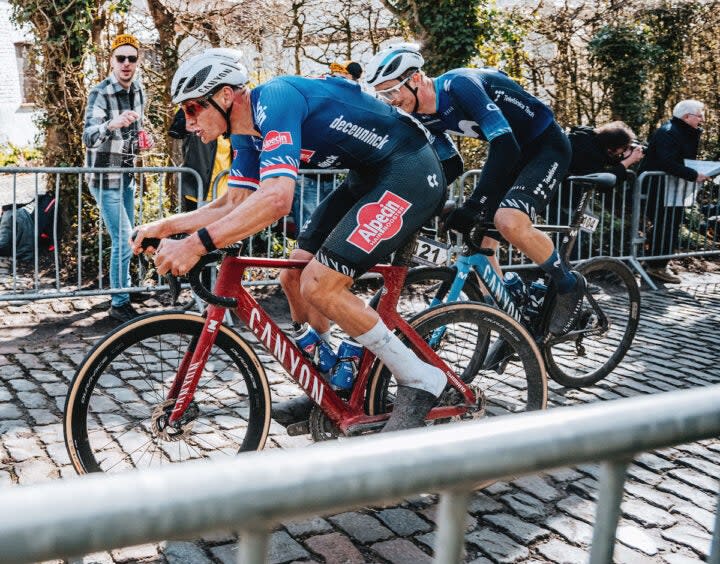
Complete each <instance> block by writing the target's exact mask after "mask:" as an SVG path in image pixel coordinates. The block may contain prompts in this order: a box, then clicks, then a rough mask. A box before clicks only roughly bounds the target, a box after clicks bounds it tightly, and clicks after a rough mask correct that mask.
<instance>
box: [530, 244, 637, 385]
mask: <svg viewBox="0 0 720 564" xmlns="http://www.w3.org/2000/svg"><path fill="white" fill-rule="evenodd" d="M577 270H578V271H579V272H580V273H581V274H582V275H583V276H584V277H585V279H586V280H587V287H588V293H589V294H590V295H591V296H592V298H593V299H594V300H595V302H596V303H597V308H599V311H598V310H597V309H596V308H595V307H594V306H593V304H591V303H590V301H589V300H588V298H587V296H586V297H585V299H584V301H583V306H582V311H581V313H580V317H579V319H578V322H577V324H576V327H575V330H582V331H583V334H581V335H580V336H578V337H577V338H574V339H572V340H569V341H564V342H561V343H557V344H555V345H552V346H550V345H546V346H545V347H544V348H543V356H544V358H545V362H546V366H547V369H548V374H549V375H550V377H551V378H552V379H553V380H555V381H556V382H557V383H558V384H561V385H563V386H565V387H568V388H581V387H583V386H590V385H592V384H595V383H596V382H598V381H600V380H602V379H603V378H604V377H605V376H607V375H608V374H610V372H612V371H613V370H614V369H615V367H616V366H617V365H618V364H619V363H620V361H621V360H622V359H623V357H624V356H625V354H626V353H627V351H628V350H629V349H630V345H631V344H632V341H633V338H634V337H635V332H636V331H637V327H638V323H639V321H640V289H639V288H638V284H637V282H636V280H635V276H634V275H633V272H632V271H631V270H630V269H629V268H628V267H627V266H625V264H624V263H622V262H621V261H619V260H617V259H611V258H606V257H598V258H594V259H591V260H589V261H587V262H584V263H581V264H580V265H579V266H578V268H577ZM603 316H605V317H606V318H607V324H605V323H604V322H603V319H602V318H603Z"/></svg>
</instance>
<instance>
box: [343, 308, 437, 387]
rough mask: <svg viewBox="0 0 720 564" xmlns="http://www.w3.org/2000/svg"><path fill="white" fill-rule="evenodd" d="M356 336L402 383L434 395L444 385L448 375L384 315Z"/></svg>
mask: <svg viewBox="0 0 720 564" xmlns="http://www.w3.org/2000/svg"><path fill="white" fill-rule="evenodd" d="M355 340H356V341H357V342H358V343H360V344H361V345H362V346H364V347H365V348H367V349H369V350H370V352H372V353H373V354H374V355H375V356H376V357H378V358H379V359H380V360H382V361H383V362H384V363H385V365H386V366H387V367H388V368H389V369H390V372H392V373H393V375H394V376H395V379H396V380H397V381H398V383H399V384H402V385H404V386H409V387H410V388H419V389H421V390H425V391H426V392H430V393H431V394H433V395H434V396H435V397H438V396H439V395H440V394H441V393H442V391H443V390H444V389H445V385H446V384H447V378H446V377H445V374H443V371H442V370H440V369H439V368H436V367H435V366H432V365H431V364H428V363H427V362H423V361H422V360H420V359H419V358H418V357H417V355H416V354H415V353H414V352H413V351H412V350H411V349H409V348H408V347H406V346H405V345H404V344H403V343H402V341H400V339H399V338H398V337H397V335H395V334H394V333H391V332H390V330H389V329H388V328H387V327H386V326H385V323H383V320H382V319H379V320H378V322H377V324H375V326H374V327H373V328H372V329H370V331H368V332H367V333H363V334H362V335H358V336H357V337H355Z"/></svg>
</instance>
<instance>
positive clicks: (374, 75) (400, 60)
mask: <svg viewBox="0 0 720 564" xmlns="http://www.w3.org/2000/svg"><path fill="white" fill-rule="evenodd" d="M424 63H425V59H423V58H422V55H421V54H420V46H419V45H417V44H415V43H396V44H394V45H390V46H389V47H386V48H385V49H383V50H382V51H380V52H378V53H377V54H376V55H375V56H374V57H373V58H372V59H370V62H369V63H368V65H367V67H365V82H367V83H368V85H369V86H373V87H374V86H375V85H376V84H381V83H383V82H385V81H387V80H396V79H399V78H400V77H402V76H403V75H404V74H405V73H406V72H407V71H408V70H410V69H413V70H420V69H421V68H422V66H423V64H424Z"/></svg>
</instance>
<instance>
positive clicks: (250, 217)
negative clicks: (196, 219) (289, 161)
mask: <svg viewBox="0 0 720 564" xmlns="http://www.w3.org/2000/svg"><path fill="white" fill-rule="evenodd" d="M294 193H295V180H294V179H293V178H289V177H286V176H279V177H275V178H269V179H267V180H263V181H261V182H260V188H258V190H257V191H256V192H253V193H251V194H250V196H248V197H247V198H245V199H244V200H243V201H242V202H241V203H240V205H237V206H236V207H235V208H234V209H233V210H232V211H231V212H230V213H229V214H228V215H226V216H223V217H221V218H220V219H219V220H218V221H215V222H214V223H212V224H210V225H207V230H208V233H209V234H210V237H211V238H212V240H213V243H215V246H216V247H225V246H227V245H231V244H232V243H235V242H236V241H240V240H242V239H245V238H246V237H249V236H250V235H255V233H257V232H258V231H261V230H262V229H264V228H265V227H267V226H268V225H270V224H272V223H273V222H275V221H277V220H278V219H281V218H282V217H284V216H286V215H287V214H288V213H290V209H291V208H292V201H293V195H294ZM198 227H202V226H198ZM195 238H197V237H195Z"/></svg>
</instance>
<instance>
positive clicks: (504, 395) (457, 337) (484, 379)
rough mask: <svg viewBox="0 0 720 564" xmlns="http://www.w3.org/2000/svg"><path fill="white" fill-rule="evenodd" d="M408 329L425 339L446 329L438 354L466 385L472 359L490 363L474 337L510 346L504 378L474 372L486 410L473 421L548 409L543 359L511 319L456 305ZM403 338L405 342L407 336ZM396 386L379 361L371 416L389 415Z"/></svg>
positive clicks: (435, 310)
mask: <svg viewBox="0 0 720 564" xmlns="http://www.w3.org/2000/svg"><path fill="white" fill-rule="evenodd" d="M409 323H410V325H411V326H412V327H413V329H415V331H417V332H418V333H419V334H420V335H421V336H423V337H424V338H425V339H428V338H429V336H431V335H432V334H433V333H434V331H435V330H436V329H437V328H439V327H445V328H446V330H445V332H444V336H443V340H442V342H441V343H440V344H439V346H438V347H437V348H436V350H435V352H436V353H437V354H438V355H440V357H441V358H443V359H444V360H445V362H447V363H448V365H449V366H450V367H451V368H453V369H454V370H455V373H456V374H458V375H459V376H460V377H461V378H463V379H464V380H465V379H466V378H465V377H464V375H463V372H464V371H465V370H467V369H468V368H467V367H472V366H474V365H475V364H477V362H476V361H475V360H474V359H473V358H472V357H473V356H475V355H480V356H481V358H480V363H481V364H482V361H483V359H484V357H485V352H484V351H480V352H478V351H477V350H476V349H475V342H476V339H475V338H474V337H472V335H473V334H474V333H476V332H478V333H484V334H486V335H488V339H489V340H490V341H491V342H492V343H494V342H498V341H501V340H505V341H507V343H508V345H507V346H508V347H510V351H509V352H508V354H507V356H506V358H505V362H506V365H505V369H504V371H503V372H501V373H499V372H497V371H496V370H495V369H494V368H495V367H482V368H480V369H479V370H477V371H475V372H473V375H474V379H472V380H473V388H475V389H476V391H477V393H478V394H479V395H481V396H482V401H483V406H482V409H481V410H480V411H479V412H477V413H475V414H474V415H471V417H473V418H476V417H478V414H479V416H495V415H502V414H508V413H519V412H525V411H535V410H538V409H545V407H547V378H546V375H545V367H544V363H543V360H542V355H541V353H540V351H539V349H538V347H537V345H536V344H535V342H534V341H533V339H532V338H531V337H530V335H529V333H528V332H527V330H526V329H525V328H524V327H522V325H520V324H519V323H518V322H517V321H515V320H514V319H512V318H511V317H510V316H508V315H507V314H505V313H503V312H501V311H499V310H497V309H496V308H494V307H491V306H488V305H485V304H480V303H475V302H453V303H449V304H441V305H437V306H435V307H432V308H430V309H428V310H426V311H424V312H421V313H419V314H418V315H417V316H415V317H414V318H413V319H412V320H410V321H409ZM468 337H469V338H468ZM400 338H401V339H402V340H403V342H405V339H404V338H403V336H402V335H400ZM463 343H469V346H470V348H471V350H472V353H471V354H468V353H467V352H465V351H464V350H462V349H461V347H462V345H463ZM470 370H475V369H474V368H470ZM395 386H396V382H395V380H394V378H393V377H392V375H391V374H390V371H389V370H388V369H387V368H386V367H385V366H384V365H383V364H382V363H381V362H379V361H378V362H377V363H376V366H374V367H373V370H372V372H371V374H370V378H369V379H368V387H367V405H366V409H367V412H368V413H369V414H370V415H376V414H380V413H386V412H388V411H390V409H391V406H392V401H393V397H394V392H393V390H394V389H395ZM441 399H442V397H441Z"/></svg>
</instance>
